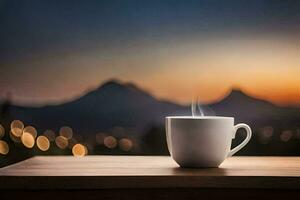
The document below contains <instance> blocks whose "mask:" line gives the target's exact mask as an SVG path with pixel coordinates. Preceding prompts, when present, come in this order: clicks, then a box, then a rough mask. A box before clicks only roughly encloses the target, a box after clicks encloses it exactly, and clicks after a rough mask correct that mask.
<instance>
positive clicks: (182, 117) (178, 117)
mask: <svg viewBox="0 0 300 200" xmlns="http://www.w3.org/2000/svg"><path fill="white" fill-rule="evenodd" d="M166 119H194V120H197V119H198V120H199V119H232V120H234V117H225V116H196V117H193V116H166Z"/></svg>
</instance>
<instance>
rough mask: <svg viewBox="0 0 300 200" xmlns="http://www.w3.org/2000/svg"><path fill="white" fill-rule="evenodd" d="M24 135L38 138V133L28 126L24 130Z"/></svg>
mask: <svg viewBox="0 0 300 200" xmlns="http://www.w3.org/2000/svg"><path fill="white" fill-rule="evenodd" d="M24 133H29V134H30V135H32V136H33V138H34V139H35V138H36V137H37V131H36V129H35V128H34V127H33V126H26V127H25V128H24V130H23V134H24Z"/></svg>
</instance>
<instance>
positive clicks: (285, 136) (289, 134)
mask: <svg viewBox="0 0 300 200" xmlns="http://www.w3.org/2000/svg"><path fill="white" fill-rule="evenodd" d="M292 137H293V132H292V131H291V130H285V131H282V133H281V134H280V140H281V141H283V142H288V141H289V140H290V139H291V138H292Z"/></svg>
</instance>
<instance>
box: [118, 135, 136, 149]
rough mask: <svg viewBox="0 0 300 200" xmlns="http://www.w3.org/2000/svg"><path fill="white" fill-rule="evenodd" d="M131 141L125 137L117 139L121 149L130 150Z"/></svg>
mask: <svg viewBox="0 0 300 200" xmlns="http://www.w3.org/2000/svg"><path fill="white" fill-rule="evenodd" d="M132 146H133V144H132V141H131V140H129V139H127V138H122V139H121V140H119V147H120V149H121V150H123V151H130V150H131V149H132Z"/></svg>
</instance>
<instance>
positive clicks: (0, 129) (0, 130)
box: [0, 124, 5, 139]
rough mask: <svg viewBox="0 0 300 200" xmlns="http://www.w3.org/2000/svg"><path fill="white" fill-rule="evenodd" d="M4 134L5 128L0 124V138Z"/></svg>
mask: <svg viewBox="0 0 300 200" xmlns="http://www.w3.org/2000/svg"><path fill="white" fill-rule="evenodd" d="M4 135H5V129H4V127H3V126H2V125H1V124H0V139H1V138H3V137H4Z"/></svg>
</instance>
